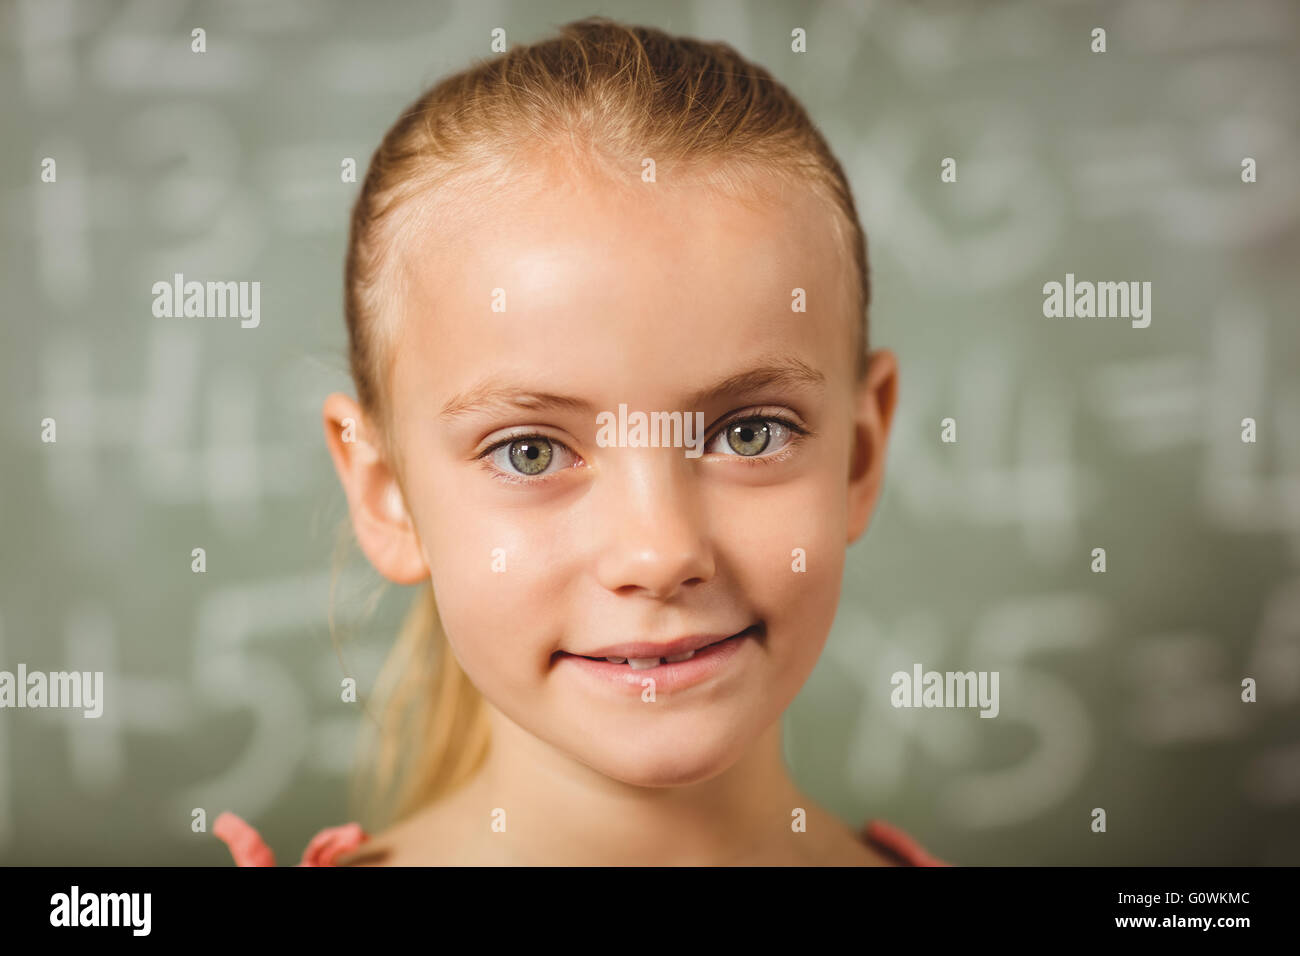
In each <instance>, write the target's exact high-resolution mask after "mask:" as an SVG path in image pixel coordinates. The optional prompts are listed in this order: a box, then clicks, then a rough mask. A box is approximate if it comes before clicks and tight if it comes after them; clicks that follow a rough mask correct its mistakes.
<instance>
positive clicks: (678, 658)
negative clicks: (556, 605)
mask: <svg viewBox="0 0 1300 956" xmlns="http://www.w3.org/2000/svg"><path fill="white" fill-rule="evenodd" d="M762 633H763V625H762V624H761V623H760V624H751V625H750V626H749V627H747V628H745V629H744V630H743V631H740V632H739V633H736V634H732V635H731V636H730V637H724V638H722V640H719V641H714V642H713V643H712V644H705V645H704V646H702V647H697V648H695V649H694V650H690V651H686V652H684V653H681V654H673V655H671V656H664V657H631V658H629V657H587V656H586V655H584V654H570V653H569V652H568V651H557V652H556V655H555V656H557V657H576V658H578V659H580V660H586V661H596V662H597V663H608V664H625V665H627V667H629V668H630V669H631V670H634V671H640V670H650V669H651V668H653V667H659V666H661V665H663V664H680V663H682V662H683V661H689V660H690V659H691V658H692V657H694V656H695V655H696V654H703V653H705V652H706V651H710V650H713V649H716V648H718V647H720V646H722V645H723V644H727V643H729V642H731V641H739V640H743V639H744V638H746V637H758V636H760V635H761V634H762Z"/></svg>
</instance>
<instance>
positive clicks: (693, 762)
mask: <svg viewBox="0 0 1300 956" xmlns="http://www.w3.org/2000/svg"><path fill="white" fill-rule="evenodd" d="M743 755H744V742H741V741H737V740H736V739H735V738H730V739H725V738H723V737H722V736H721V735H719V737H718V739H717V740H713V741H710V740H705V739H702V738H701V737H696V738H695V739H693V740H690V741H685V742H684V741H682V740H681V739H679V738H672V739H667V740H662V741H660V740H643V741H641V742H639V743H638V744H637V745H636V746H635V747H628V748H625V749H623V750H621V751H616V752H610V751H602V752H600V753H588V754H585V755H584V756H583V758H582V759H583V761H584V762H585V763H587V764H588V765H589V766H591V767H593V768H594V769H596V770H599V771H600V772H601V773H603V774H604V775H605V776H607V777H612V778H613V779H615V780H618V781H621V782H622V783H626V784H631V785H632V786H636V787H683V786H687V785H688V784H692V783H700V782H702V781H704V780H708V779H709V778H711V777H716V776H717V775H718V774H720V773H722V772H723V771H724V770H726V769H727V768H728V767H730V766H731V765H732V764H734V763H735V762H736V761H737V760H739V759H740V758H741V756H743Z"/></svg>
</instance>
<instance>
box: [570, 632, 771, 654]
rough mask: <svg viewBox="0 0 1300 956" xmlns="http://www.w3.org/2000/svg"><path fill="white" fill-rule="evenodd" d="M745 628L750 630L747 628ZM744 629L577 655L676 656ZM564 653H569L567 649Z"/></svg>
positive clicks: (637, 643) (636, 643) (629, 644)
mask: <svg viewBox="0 0 1300 956" xmlns="http://www.w3.org/2000/svg"><path fill="white" fill-rule="evenodd" d="M745 630H749V628H746V629H745ZM743 633H744V631H723V632H722V633H720V634H688V635H687V636H686V637H679V638H677V639H676V640H674V641H662V642H655V641H632V642H630V643H627V644H610V645H608V646H607V647H602V648H600V649H599V650H595V651H588V652H587V653H585V654H581V655H575V656H581V657H598V658H605V657H623V658H634V657H635V658H642V659H645V658H650V657H676V656H677V655H678V654H685V653H686V652H687V651H698V650H702V649H704V648H705V647H708V646H709V645H710V644H717V643H718V642H719V641H725V640H727V639H728V638H732V637H735V636H737V634H743ZM563 653H569V652H568V651H565V652H563Z"/></svg>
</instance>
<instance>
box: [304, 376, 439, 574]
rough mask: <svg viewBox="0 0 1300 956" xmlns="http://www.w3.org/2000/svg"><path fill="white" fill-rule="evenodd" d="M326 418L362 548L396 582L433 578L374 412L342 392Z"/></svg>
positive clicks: (331, 399) (329, 402) (332, 454)
mask: <svg viewBox="0 0 1300 956" xmlns="http://www.w3.org/2000/svg"><path fill="white" fill-rule="evenodd" d="M322 419H323V423H324V427H325V442H326V445H327V446H328V447H329V451H330V457H331V458H332V459H333V461H334V470H335V471H336V472H337V474H338V477H339V482H340V483H341V484H342V485H343V491H344V494H346V496H347V500H348V515H349V517H350V519H351V521H352V529H353V531H354V532H355V533H356V538H357V544H358V545H359V546H360V548H361V550H362V552H363V553H364V554H365V556H366V558H367V559H368V560H369V561H370V563H371V564H372V565H374V567H375V570H376V571H378V572H379V573H380V574H382V575H383V576H384V577H386V578H387V579H388V580H390V581H392V582H393V583H395V584H418V583H420V582H421V581H424V580H427V579H428V577H429V566H428V563H427V562H426V561H425V558H424V551H423V548H422V546H421V544H420V540H419V536H418V534H417V533H416V530H415V522H414V521H413V520H412V518H411V515H410V513H409V511H408V509H407V506H406V501H405V499H404V496H403V495H402V491H401V487H400V484H399V482H398V479H397V475H396V474H395V473H394V472H393V470H392V468H391V467H390V465H389V463H388V462H387V461H385V459H384V456H383V453H382V451H381V449H382V443H381V442H380V441H379V440H378V437H379V436H378V433H377V432H376V431H375V430H374V426H373V425H372V424H371V422H370V419H369V417H368V416H367V415H366V414H365V413H364V412H363V410H362V409H361V407H360V406H359V405H358V404H357V402H356V401H355V400H354V399H352V398H351V397H349V396H347V395H344V394H342V393H339V392H336V393H334V394H333V395H330V396H329V397H328V398H327V399H326V400H325V406H324V408H323V409H322Z"/></svg>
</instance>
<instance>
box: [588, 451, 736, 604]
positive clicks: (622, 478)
mask: <svg viewBox="0 0 1300 956" xmlns="http://www.w3.org/2000/svg"><path fill="white" fill-rule="evenodd" d="M618 452H619V454H618V455H617V456H615V457H617V459H618V460H617V461H615V462H611V463H610V464H609V465H608V466H607V467H606V468H604V469H603V470H602V474H601V475H600V476H599V477H598V478H597V481H598V482H599V483H600V484H601V486H602V487H600V489H599V491H598V492H597V494H596V496H595V497H596V502H597V503H596V508H597V514H596V515H594V518H595V524H596V528H597V529H598V531H597V533H598V534H599V535H600V538H599V539H598V540H599V543H598V551H597V556H596V576H597V579H598V580H599V582H600V584H601V585H602V586H603V587H605V588H608V589H609V590H610V591H615V592H627V591H644V592H646V594H648V595H650V596H652V597H655V598H658V599H660V600H666V599H668V598H671V597H672V596H673V595H674V594H676V593H677V591H678V590H679V589H680V588H682V587H686V586H689V585H691V584H697V583H702V582H704V581H708V580H709V579H711V578H712V577H713V574H714V570H715V568H714V554H713V548H712V547H711V545H710V542H709V534H708V528H707V524H706V522H705V521H704V516H703V514H702V513H701V508H700V498H699V493H698V490H697V488H696V483H697V480H698V479H697V478H696V477H695V468H694V466H695V464H696V463H695V461H694V460H692V459H688V458H686V457H685V456H684V455H683V454H682V451H681V449H680V448H635V449H633V448H620V449H618Z"/></svg>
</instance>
